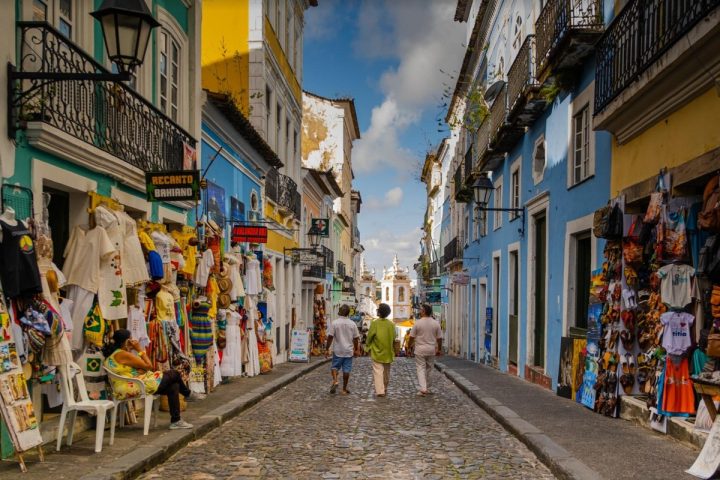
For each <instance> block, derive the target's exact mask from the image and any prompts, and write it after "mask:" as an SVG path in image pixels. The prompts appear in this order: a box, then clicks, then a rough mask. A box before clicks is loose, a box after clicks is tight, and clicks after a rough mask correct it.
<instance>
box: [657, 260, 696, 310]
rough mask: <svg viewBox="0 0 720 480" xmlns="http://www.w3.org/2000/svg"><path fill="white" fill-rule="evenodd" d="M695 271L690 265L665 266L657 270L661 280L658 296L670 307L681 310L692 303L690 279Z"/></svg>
mask: <svg viewBox="0 0 720 480" xmlns="http://www.w3.org/2000/svg"><path fill="white" fill-rule="evenodd" d="M694 274H695V269H694V268H693V267H691V266H690V265H675V264H671V265H665V266H664V267H662V268H661V269H660V270H658V275H659V276H660V278H661V279H662V283H661V285H660V295H661V297H662V301H663V302H664V303H667V304H668V305H669V306H670V307H674V308H683V307H685V305H687V304H688V303H690V302H691V301H692V298H691V297H692V289H691V284H690V278H691V277H692V276H693V275H694Z"/></svg>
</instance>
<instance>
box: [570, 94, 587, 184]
mask: <svg viewBox="0 0 720 480" xmlns="http://www.w3.org/2000/svg"><path fill="white" fill-rule="evenodd" d="M572 151H573V181H572V183H573V185H575V184H577V183H580V182H582V181H583V180H585V179H586V178H588V177H589V176H590V175H591V172H590V106H589V105H585V106H584V107H583V108H582V109H581V110H580V111H579V112H578V113H576V114H575V115H574V116H573V150H572Z"/></svg>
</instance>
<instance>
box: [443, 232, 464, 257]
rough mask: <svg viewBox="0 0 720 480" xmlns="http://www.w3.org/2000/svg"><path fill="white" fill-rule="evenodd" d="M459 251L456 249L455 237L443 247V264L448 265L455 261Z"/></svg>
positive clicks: (456, 240)
mask: <svg viewBox="0 0 720 480" xmlns="http://www.w3.org/2000/svg"><path fill="white" fill-rule="evenodd" d="M460 251H461V249H460V248H458V239H457V237H455V238H453V239H452V240H450V241H449V242H448V244H447V245H445V255H444V262H446V263H450V262H453V261H455V260H456V259H458V258H460V257H459V252H460Z"/></svg>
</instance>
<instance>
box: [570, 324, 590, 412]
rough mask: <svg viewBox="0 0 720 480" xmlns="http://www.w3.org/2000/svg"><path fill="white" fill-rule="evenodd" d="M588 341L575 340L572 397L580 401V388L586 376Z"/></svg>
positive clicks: (582, 339)
mask: <svg viewBox="0 0 720 480" xmlns="http://www.w3.org/2000/svg"><path fill="white" fill-rule="evenodd" d="M586 346H587V340H586V339H584V338H575V339H573V358H572V378H573V383H572V397H571V398H573V399H575V401H578V395H579V393H580V387H582V384H583V376H584V375H585V347H586Z"/></svg>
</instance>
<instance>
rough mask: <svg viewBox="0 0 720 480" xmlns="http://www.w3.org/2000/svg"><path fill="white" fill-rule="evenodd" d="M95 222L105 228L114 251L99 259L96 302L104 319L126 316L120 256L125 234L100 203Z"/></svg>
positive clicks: (112, 214) (111, 213)
mask: <svg viewBox="0 0 720 480" xmlns="http://www.w3.org/2000/svg"><path fill="white" fill-rule="evenodd" d="M95 223H96V224H97V226H98V227H99V228H103V229H105V231H106V232H107V235H108V238H109V239H110V242H111V243H112V245H113V249H114V252H113V253H112V254H111V255H107V256H105V257H103V258H102V259H101V260H100V285H99V288H98V303H99V305H100V311H101V312H102V314H103V318H104V319H105V320H118V319H120V318H127V308H128V306H127V294H126V290H125V282H124V280H123V269H122V258H123V252H124V251H125V234H124V232H123V231H122V230H121V228H120V222H119V221H118V219H117V217H116V216H115V214H114V213H113V212H111V211H110V210H108V209H106V208H104V207H103V206H102V205H100V206H98V207H96V208H95Z"/></svg>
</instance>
